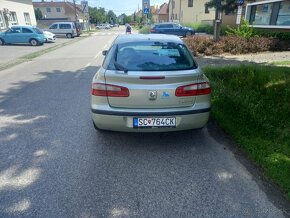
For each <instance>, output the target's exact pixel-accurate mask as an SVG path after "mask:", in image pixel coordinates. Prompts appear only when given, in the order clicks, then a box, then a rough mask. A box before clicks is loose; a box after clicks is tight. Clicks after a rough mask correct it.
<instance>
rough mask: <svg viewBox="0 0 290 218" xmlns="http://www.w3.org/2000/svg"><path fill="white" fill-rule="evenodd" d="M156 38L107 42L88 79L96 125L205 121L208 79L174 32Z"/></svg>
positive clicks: (177, 125)
mask: <svg viewBox="0 0 290 218" xmlns="http://www.w3.org/2000/svg"><path fill="white" fill-rule="evenodd" d="M154 35H155V34H154ZM137 38H138V37H137ZM161 38H164V36H157V37H152V35H151V36H150V35H149V37H144V38H142V37H141V39H137V41H129V42H124V43H122V42H121V41H122V40H120V43H116V44H115V45H113V46H112V48H111V49H110V51H109V52H108V54H107V55H106V58H105V61H104V64H103V67H102V68H100V70H99V71H98V72H97V74H96V75H95V77H94V79H93V84H92V105H91V107H92V112H93V120H94V123H95V125H96V126H97V127H98V128H100V129H106V130H114V131H129V132H163V131H178V130H186V129H194V128H202V127H203V126H204V125H205V124H206V123H207V121H208V118H209V111H210V92H211V89H210V86H209V81H208V79H207V78H206V76H205V75H204V74H203V73H202V72H201V70H200V69H199V68H198V67H197V65H196V63H195V61H194V60H193V58H192V56H191V54H190V52H189V51H188V50H187V48H186V46H185V45H184V44H183V42H182V41H181V40H180V39H178V37H175V36H169V37H166V38H169V39H168V40H165V39H163V40H161ZM148 39H149V40H148ZM138 40H139V41H138ZM160 40H161V41H160ZM116 41H118V40H116ZM136 57H138V59H136Z"/></svg>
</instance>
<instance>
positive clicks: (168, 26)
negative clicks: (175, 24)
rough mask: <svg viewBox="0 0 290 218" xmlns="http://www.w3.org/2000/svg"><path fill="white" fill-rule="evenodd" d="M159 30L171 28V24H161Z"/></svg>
mask: <svg viewBox="0 0 290 218" xmlns="http://www.w3.org/2000/svg"><path fill="white" fill-rule="evenodd" d="M160 28H172V24H162V25H160Z"/></svg>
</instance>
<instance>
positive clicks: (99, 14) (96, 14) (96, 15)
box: [89, 7, 107, 24]
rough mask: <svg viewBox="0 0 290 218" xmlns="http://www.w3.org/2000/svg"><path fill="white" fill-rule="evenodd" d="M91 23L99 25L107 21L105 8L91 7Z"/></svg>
mask: <svg viewBox="0 0 290 218" xmlns="http://www.w3.org/2000/svg"><path fill="white" fill-rule="evenodd" d="M89 14H90V23H94V24H98V23H105V22H106V21H107V16H106V11H105V9H104V8H97V7H94V8H92V7H89Z"/></svg>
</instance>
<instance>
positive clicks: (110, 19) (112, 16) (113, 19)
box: [107, 10, 117, 24]
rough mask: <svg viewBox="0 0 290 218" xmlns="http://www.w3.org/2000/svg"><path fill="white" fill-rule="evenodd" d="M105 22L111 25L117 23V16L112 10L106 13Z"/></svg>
mask: <svg viewBox="0 0 290 218" xmlns="http://www.w3.org/2000/svg"><path fill="white" fill-rule="evenodd" d="M107 21H108V22H109V23H111V24H113V23H117V16H116V14H115V13H114V12H113V11H112V10H110V11H108V14H107Z"/></svg>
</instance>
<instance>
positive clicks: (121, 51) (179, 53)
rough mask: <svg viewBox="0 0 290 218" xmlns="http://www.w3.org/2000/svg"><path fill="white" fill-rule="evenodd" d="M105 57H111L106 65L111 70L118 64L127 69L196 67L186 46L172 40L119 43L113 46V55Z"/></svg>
mask: <svg viewBox="0 0 290 218" xmlns="http://www.w3.org/2000/svg"><path fill="white" fill-rule="evenodd" d="M111 52H113V51H111ZM111 52H110V53H111ZM106 58H111V60H110V61H109V66H108V68H109V69H111V70H120V69H118V68H120V67H118V66H121V69H125V70H129V71H162V70H188V69H196V68H197V65H196V63H195V61H194V60H193V58H192V55H191V54H190V52H189V51H188V49H187V47H186V46H185V45H184V44H176V43H172V42H168V43H163V42H150V41H148V42H131V43H124V44H119V45H118V46H116V47H115V51H114V55H113V54H112V55H110V57H106ZM105 62H106V61H105ZM107 62H108V61H107ZM116 63H117V65H116ZM116 68H117V69H116Z"/></svg>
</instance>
